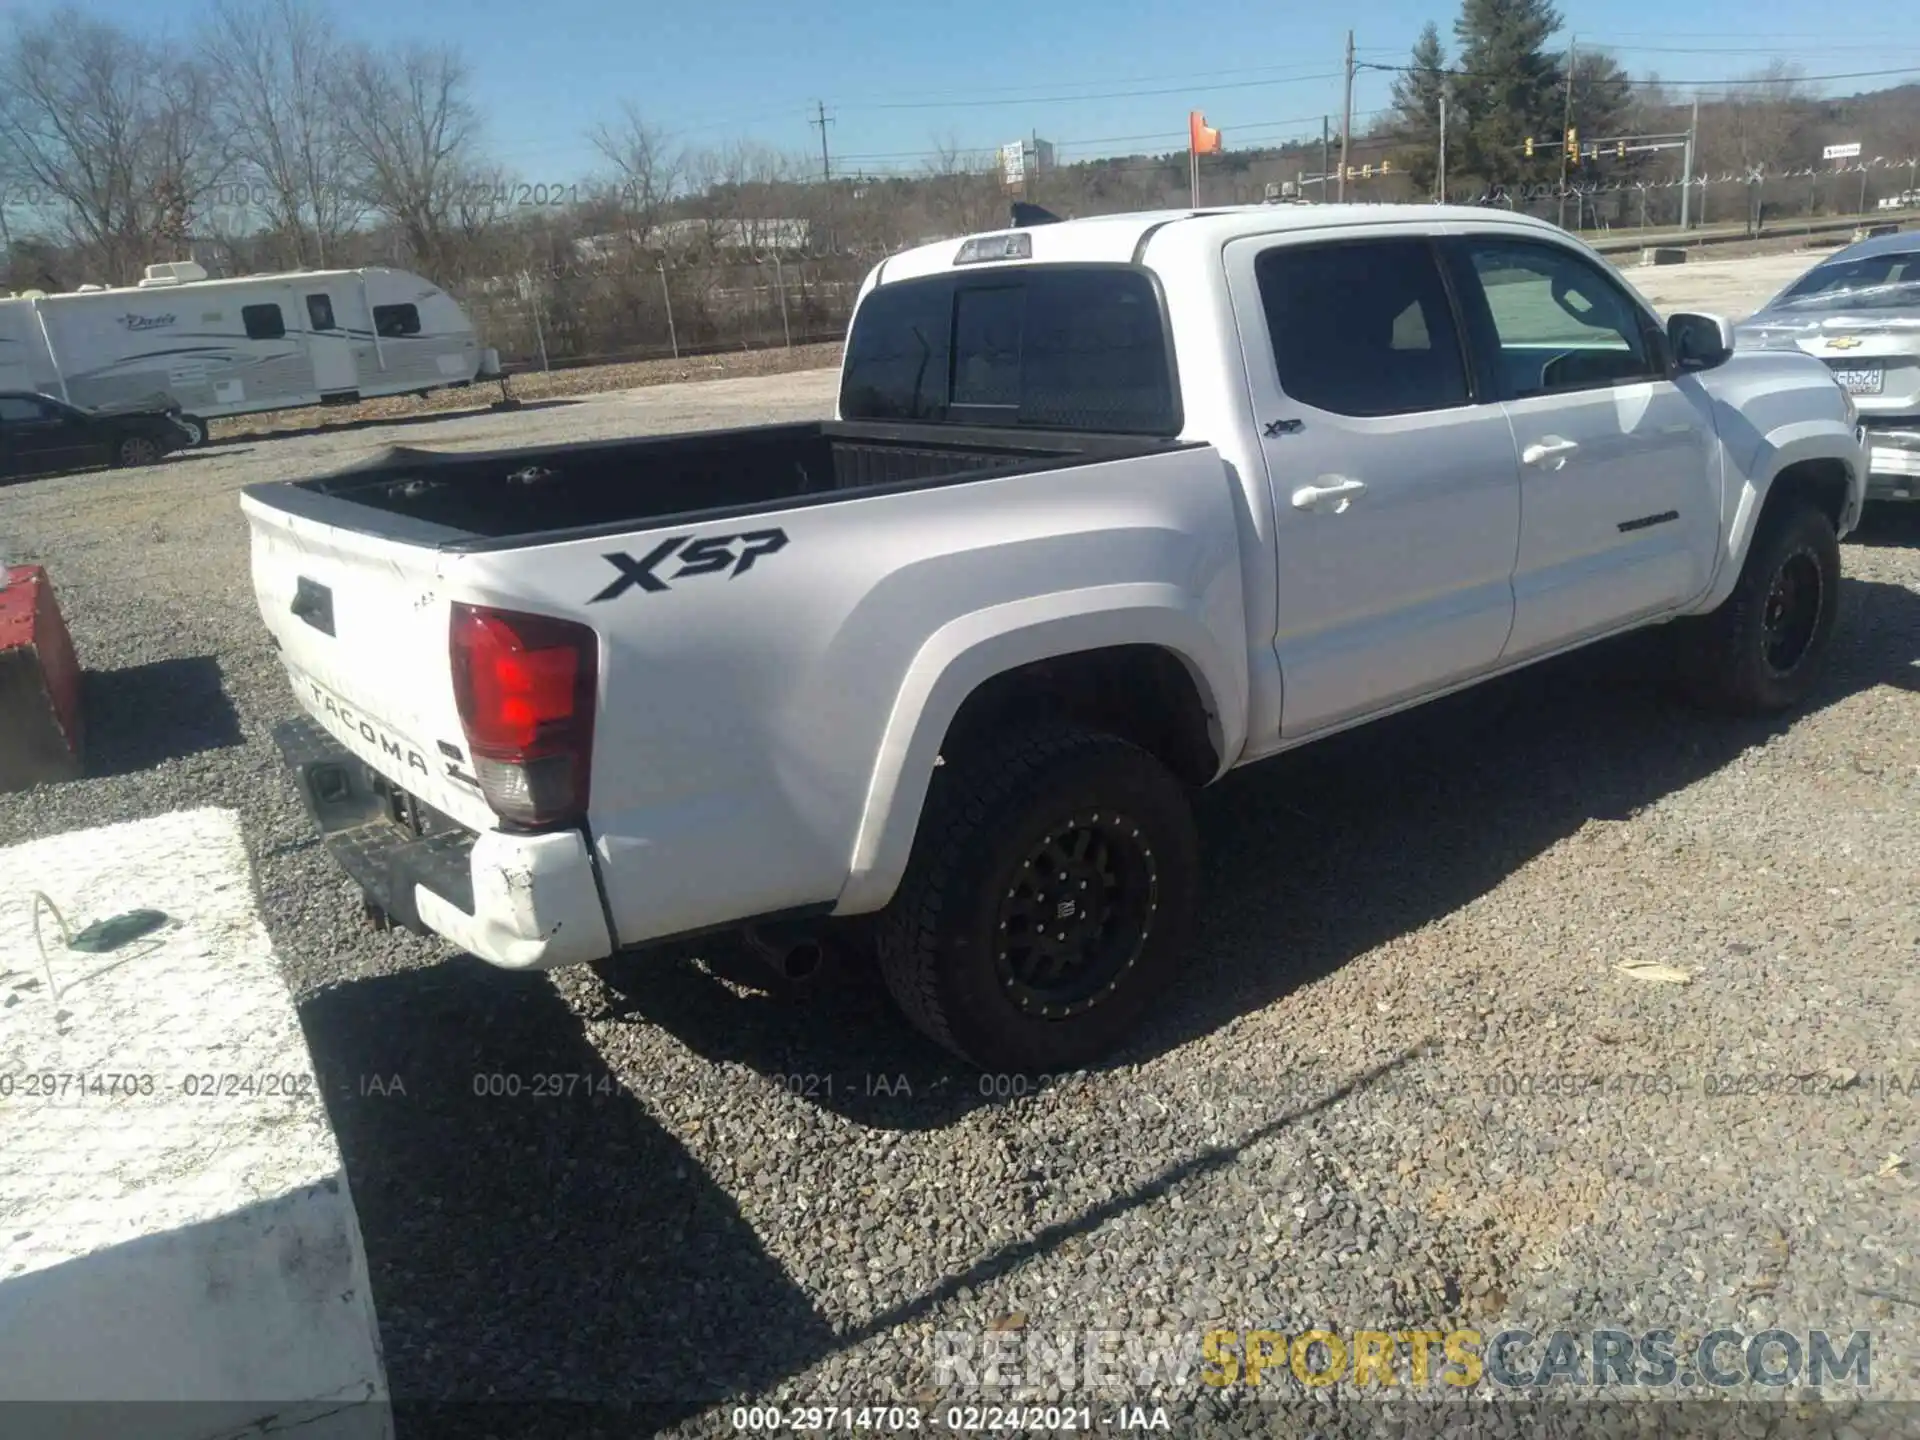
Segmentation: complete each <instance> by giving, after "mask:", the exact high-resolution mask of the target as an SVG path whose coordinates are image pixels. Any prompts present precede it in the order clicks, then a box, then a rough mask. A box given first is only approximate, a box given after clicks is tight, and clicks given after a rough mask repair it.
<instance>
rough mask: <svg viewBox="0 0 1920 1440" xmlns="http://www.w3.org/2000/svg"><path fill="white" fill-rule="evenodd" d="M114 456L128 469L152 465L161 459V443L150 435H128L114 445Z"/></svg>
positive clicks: (115, 459)
mask: <svg viewBox="0 0 1920 1440" xmlns="http://www.w3.org/2000/svg"><path fill="white" fill-rule="evenodd" d="M113 458H114V461H115V462H116V463H117V464H119V465H122V466H124V467H126V468H128V469H132V468H134V467H136V466H140V465H152V464H155V463H157V462H158V461H159V459H160V445H159V442H157V441H156V440H154V439H153V438H152V437H151V436H149V435H127V436H124V437H122V439H121V441H120V443H119V444H118V445H116V446H115V447H114V451H113Z"/></svg>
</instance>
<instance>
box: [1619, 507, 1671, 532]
mask: <svg viewBox="0 0 1920 1440" xmlns="http://www.w3.org/2000/svg"><path fill="white" fill-rule="evenodd" d="M1679 518H1680V512H1679V511H1678V510H1662V511H1661V512H1660V513H1659V514H1658V515H1642V516H1641V517H1640V518H1639V519H1638V520H1622V521H1621V522H1620V533H1621V534H1622V535H1624V534H1626V533H1627V532H1628V531H1629V530H1650V529H1652V528H1653V527H1654V526H1655V525H1665V524H1666V523H1667V522H1668V521H1670V520H1678V519H1679Z"/></svg>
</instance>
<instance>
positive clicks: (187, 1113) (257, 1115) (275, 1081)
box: [0, 809, 392, 1440]
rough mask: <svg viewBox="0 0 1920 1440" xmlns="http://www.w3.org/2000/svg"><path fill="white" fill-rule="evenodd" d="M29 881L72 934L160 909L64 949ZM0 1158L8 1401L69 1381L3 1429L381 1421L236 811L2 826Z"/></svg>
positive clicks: (307, 1085)
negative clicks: (135, 929)
mask: <svg viewBox="0 0 1920 1440" xmlns="http://www.w3.org/2000/svg"><path fill="white" fill-rule="evenodd" d="M35 891H39V892H44V894H45V895H46V896H47V897H49V898H50V899H51V900H52V901H53V902H54V904H55V905H56V906H57V907H58V908H59V910H60V912H61V913H62V914H63V915H64V916H65V917H66V921H67V923H68V925H69V926H70V927H71V929H72V931H73V932H75V933H78V932H79V931H80V930H81V929H82V928H83V927H84V926H86V925H88V924H91V923H93V922H95V921H99V920H103V919H106V918H109V917H111V916H114V915H118V914H123V913H125V912H128V911H132V910H137V909H152V910H159V911H163V912H164V913H165V914H166V915H167V916H168V917H169V919H168V923H167V924H166V925H165V926H164V927H163V928H161V929H160V930H158V931H156V932H154V933H153V934H152V935H150V936H148V937H146V938H145V939H139V940H135V941H133V942H132V943H130V944H128V945H126V946H124V947H123V948H121V949H119V950H116V951H113V952H111V953H108V954H103V955H86V954H81V953H77V952H74V951H71V950H67V949H65V948H64V945H63V941H62V937H61V934H60V927H59V925H58V923H57V922H56V921H55V919H54V917H53V916H52V915H51V914H50V913H49V912H48V911H47V910H46V909H45V908H44V907H36V904H35V902H34V899H33V894H34V892H35ZM36 908H37V909H38V916H39V923H40V931H41V935H42V937H43V938H44V940H45V948H46V951H47V957H48V958H43V956H42V952H41V946H40V945H39V944H37V943H36V940H35V936H34V921H35V912H36ZM0 1156H3V1157H4V1160H3V1161H0V1402H4V1401H11V1400H36V1401H69V1402H79V1403H75V1404H73V1405H69V1406H61V1407H54V1408H49V1409H38V1408H36V1409H29V1410H18V1411H14V1412H13V1413H12V1414H11V1415H10V1416H9V1418H8V1422H7V1425H6V1429H7V1433H8V1435H9V1436H12V1435H16V1434H20V1433H22V1432H21V1431H20V1430H18V1429H17V1428H16V1424H17V1422H21V1421H22V1420H24V1421H25V1423H26V1424H28V1426H29V1427H30V1429H31V1430H33V1431H34V1432H35V1433H43V1434H49V1435H51V1434H56V1433H57V1434H59V1435H61V1436H63V1437H75V1440H77V1437H81V1436H87V1437H91V1436H93V1435H99V1436H101V1437H106V1436H109V1435H128V1434H135V1433H137V1434H139V1435H141V1436H143V1437H149V1440H211V1437H214V1436H224V1435H231V1434H237V1433H248V1431H249V1430H250V1429H251V1428H253V1427H254V1426H256V1425H264V1426H266V1427H268V1428H271V1429H273V1430H274V1431H276V1432H278V1431H281V1430H285V1429H291V1430H293V1432H294V1433H297V1434H299V1435H301V1436H302V1437H313V1440H317V1437H318V1436H320V1435H322V1434H325V1435H326V1436H328V1437H329V1440H333V1437H342V1440H344V1437H346V1436H349V1435H351V1436H353V1437H355V1440H374V1437H382V1440H384V1437H388V1436H391V1434H392V1425H391V1418H390V1414H389V1411H388V1408H387V1403H386V1402H387V1392H386V1378H385V1374H384V1371H383V1368H382V1365H381V1360H380V1350H379V1337H378V1329H377V1325H376V1321H375V1316H374V1308H373V1296H372V1291H371V1288H370V1286H369V1283H368V1277H367V1262H366V1253H365V1250H364V1248H363V1246H362V1244H361V1238H360V1227H359V1224H358V1222H357V1220H356V1219H355V1217H354V1212H353V1202H352V1197H351V1194H350V1193H349V1190H348V1187H347V1181H346V1175H345V1173H344V1172H343V1170H342V1167H341V1162H340V1152H339V1147H338V1145H337V1144H336V1143H335V1141H334V1138H333V1134H332V1131H331V1129H330V1128H329V1125H328V1120H327V1113H326V1107H325V1104H324V1103H323V1099H322V1094H321V1087H320V1084H319V1081H318V1079H317V1078H316V1076H315V1074H314V1068H313V1063H312V1060H311V1058H310V1057H309V1055H308V1053H307V1047H306V1039H305V1036H304V1034H303V1033H302V1031H301V1028H300V1022H299V1018H298V1016H297V1015H296V1013H295V1010H294V1006H293V1001H292V997H291V996H290V995H289V994H288V991H287V987H286V983H285V981H284V980H283V979H282V977H281V974H280V969H279V966H278V964H277V963H276V962H275V960H274V956H273V950H272V946H271V944H270V943H269V941H268V938H267V933H266V929H265V927H264V926H262V924H261V923H260V919H259V916H258V915H257V914H256V913H255V911H254V905H253V894H252V884H251V879H250V870H249V865H248V861H247V855H246V850H245V848H244V846H243V845H242V843H241V838H240V831H239V825H238V822H237V820H236V818H235V817H234V816H233V814H232V813H231V812H229V811H224V810H210V809H209V810H194V811H183V812H178V813H175V814H171V815H164V816H161V817H159V818H157V819H153V820H143V821H135V822H132V823H129V824H125V825H114V826H109V827H106V828H103V829H98V830H88V831H82V832H78V833H74V834H68V835H58V836H53V837H50V838H48V839H44V840H36V841H33V842H30V843H28V844H25V845H18V846H14V847H12V848H10V849H5V850H0ZM103 1402H125V1403H126V1404H127V1406H128V1407H129V1408H125V1409H115V1408H112V1407H110V1406H109V1405H107V1404H105V1403H103ZM155 1402H174V1403H170V1404H158V1403H155ZM180 1402H187V1403H180ZM369 1402H371V1403H369Z"/></svg>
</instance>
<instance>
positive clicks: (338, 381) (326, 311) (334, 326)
mask: <svg viewBox="0 0 1920 1440" xmlns="http://www.w3.org/2000/svg"><path fill="white" fill-rule="evenodd" d="M306 302H307V346H308V349H309V351H310V352H311V353H312V355H313V381H314V388H315V389H316V390H318V391H319V392H320V393H321V394H322V395H328V394H336V393H338V392H340V391H343V390H358V389H359V388H360V379H359V374H358V372H357V371H356V369H355V368H354V363H353V341H352V339H351V338H350V337H349V336H348V335H347V332H346V331H345V330H342V329H341V328H340V323H339V317H337V316H336V315H335V314H334V313H333V296H332V295H331V294H330V293H329V292H327V291H324V290H317V291H314V292H313V293H311V294H309V295H308V296H307V297H306Z"/></svg>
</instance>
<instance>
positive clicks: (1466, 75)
mask: <svg viewBox="0 0 1920 1440" xmlns="http://www.w3.org/2000/svg"><path fill="white" fill-rule="evenodd" d="M1359 64H1360V68H1361V69H1363V70H1379V71H1383V72H1386V73H1388V74H1394V75H1415V74H1418V75H1445V76H1449V77H1451V78H1453V79H1455V80H1505V79H1508V78H1510V77H1508V76H1507V75H1505V74H1503V73H1502V72H1500V71H1496V70H1454V69H1450V68H1439V67H1431V66H1426V65H1379V64H1375V63H1374V62H1373V61H1371V60H1363V61H1361V62H1359ZM1916 71H1920V66H1916V65H1902V66H1899V67H1897V68H1895V69H1892V70H1852V71H1847V72H1845V73H1842V74H1834V75H1773V76H1769V75H1749V76H1745V77H1743V78H1738V79H1727V80H1669V79H1667V78H1666V77H1665V76H1660V77H1658V78H1652V79H1646V80H1634V79H1631V78H1629V77H1627V76H1624V75H1623V76H1621V77H1620V80H1619V83H1620V84H1622V85H1634V86H1641V87H1648V86H1651V87H1653V88H1655V89H1662V90H1665V89H1671V88H1674V87H1691V86H1700V87H1703V88H1728V89H1741V88H1744V87H1746V86H1749V85H1811V84H1814V83H1816V82H1819V81H1822V80H1869V79H1876V78H1885V77H1886V76H1889V75H1912V74H1914V73H1916Z"/></svg>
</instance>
